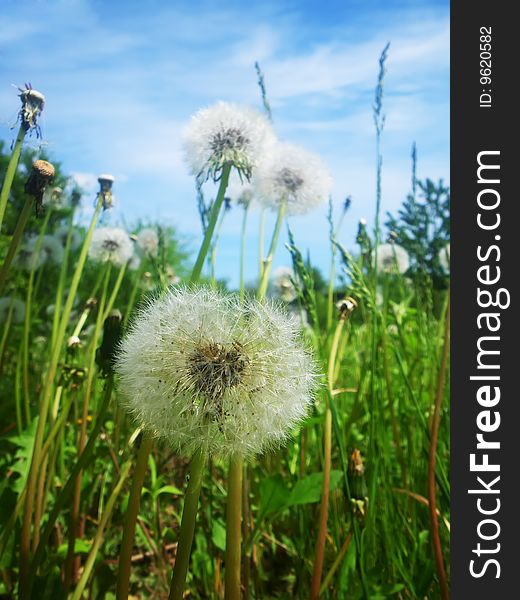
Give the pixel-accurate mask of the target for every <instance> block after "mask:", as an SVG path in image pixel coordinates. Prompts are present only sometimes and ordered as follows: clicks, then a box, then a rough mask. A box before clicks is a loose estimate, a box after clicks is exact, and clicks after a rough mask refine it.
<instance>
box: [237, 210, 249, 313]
mask: <svg viewBox="0 0 520 600" xmlns="http://www.w3.org/2000/svg"><path fill="white" fill-rule="evenodd" d="M248 210H249V205H246V206H245V207H244V214H243V215H242V228H241V231H240V288H239V290H240V291H239V295H240V302H243V301H244V296H245V281H244V277H245V273H244V271H245V262H246V228H247V213H248Z"/></svg>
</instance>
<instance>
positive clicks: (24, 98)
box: [18, 84, 45, 137]
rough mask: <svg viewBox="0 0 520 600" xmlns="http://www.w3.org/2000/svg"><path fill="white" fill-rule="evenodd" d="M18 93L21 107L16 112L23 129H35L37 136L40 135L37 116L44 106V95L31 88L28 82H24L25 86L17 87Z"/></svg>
mask: <svg viewBox="0 0 520 600" xmlns="http://www.w3.org/2000/svg"><path fill="white" fill-rule="evenodd" d="M18 90H19V91H20V93H19V94H18V96H19V98H20V101H21V103H22V107H21V108H20V112H19V113H18V118H19V119H20V122H21V123H22V125H23V128H24V129H25V131H35V132H36V135H37V136H38V137H41V132H40V126H39V125H38V117H39V116H40V113H41V112H42V110H43V107H44V106H45V96H44V95H43V94H42V93H41V92H38V91H37V90H33V89H32V87H31V85H30V84H25V88H18Z"/></svg>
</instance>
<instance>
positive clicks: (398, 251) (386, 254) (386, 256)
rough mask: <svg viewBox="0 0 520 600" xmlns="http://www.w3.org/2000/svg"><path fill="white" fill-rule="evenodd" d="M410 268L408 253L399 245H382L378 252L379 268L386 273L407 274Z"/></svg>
mask: <svg viewBox="0 0 520 600" xmlns="http://www.w3.org/2000/svg"><path fill="white" fill-rule="evenodd" d="M409 267H410V258H409V256H408V252H406V250H405V249H404V248H403V247H402V246H398V245H397V244H381V246H379V248H378V250H377V268H378V270H379V271H384V272H385V273H405V272H406V271H408V268H409Z"/></svg>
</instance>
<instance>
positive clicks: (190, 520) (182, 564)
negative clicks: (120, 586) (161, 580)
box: [118, 450, 206, 600]
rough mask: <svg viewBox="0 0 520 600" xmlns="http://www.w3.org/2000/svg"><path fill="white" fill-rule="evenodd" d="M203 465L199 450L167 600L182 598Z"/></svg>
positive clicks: (193, 459) (186, 497)
mask: <svg viewBox="0 0 520 600" xmlns="http://www.w3.org/2000/svg"><path fill="white" fill-rule="evenodd" d="M205 464H206V456H205V453H204V451H202V450H199V451H198V452H196V453H195V454H194V455H193V458H192V460H191V464H190V469H189V477H190V479H189V482H188V487H187V489H186V495H185V496H184V508H183V511H182V521H181V531H180V534H179V541H178V544H177V555H176V557H175V565H174V567H173V577H172V582H171V587H170V594H169V596H168V598H169V600H182V598H183V593H184V586H185V584H186V575H187V573H188V566H189V563H190V553H191V544H192V542H193V533H194V531H195V520H196V518H197V506H198V503H199V496H200V489H201V487H202V478H203V475H204V465H205ZM118 600H119V598H118ZM121 600H122V599H121ZM125 600H126V597H125Z"/></svg>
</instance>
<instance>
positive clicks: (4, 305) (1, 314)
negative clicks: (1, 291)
mask: <svg viewBox="0 0 520 600" xmlns="http://www.w3.org/2000/svg"><path fill="white" fill-rule="evenodd" d="M9 314H11V323H22V322H23V320H24V317H25V302H23V300H19V299H18V298H11V297H9V296H5V297H4V298H0V323H5V322H6V321H7V319H8V318H9Z"/></svg>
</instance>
